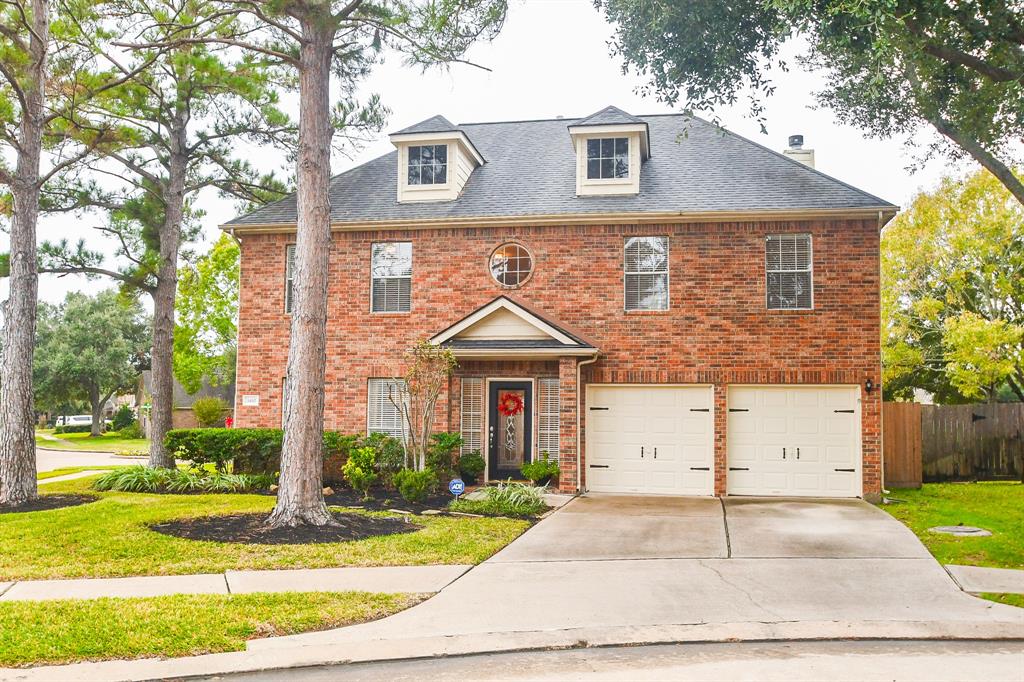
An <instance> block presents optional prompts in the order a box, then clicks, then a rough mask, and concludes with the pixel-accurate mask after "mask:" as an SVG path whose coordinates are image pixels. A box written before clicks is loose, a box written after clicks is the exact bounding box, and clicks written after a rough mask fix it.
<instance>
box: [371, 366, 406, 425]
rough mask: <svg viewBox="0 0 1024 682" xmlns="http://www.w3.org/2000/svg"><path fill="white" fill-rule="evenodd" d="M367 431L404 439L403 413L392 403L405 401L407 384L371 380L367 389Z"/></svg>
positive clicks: (392, 380)
mask: <svg viewBox="0 0 1024 682" xmlns="http://www.w3.org/2000/svg"><path fill="white" fill-rule="evenodd" d="M366 393H367V407H366V431H367V432H368V433H386V434H388V435H389V436H393V437H395V438H402V437H403V436H404V434H405V428H404V424H403V420H402V413H401V411H399V409H398V407H397V406H396V405H395V404H394V402H392V400H391V398H392V396H393V397H394V398H395V400H397V401H404V400H405V382H404V381H401V380H398V381H396V380H394V379H370V380H369V384H368V387H367V392H366Z"/></svg>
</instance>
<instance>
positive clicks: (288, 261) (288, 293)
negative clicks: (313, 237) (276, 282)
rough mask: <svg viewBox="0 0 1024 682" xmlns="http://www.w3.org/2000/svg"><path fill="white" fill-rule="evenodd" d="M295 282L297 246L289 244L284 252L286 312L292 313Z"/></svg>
mask: <svg viewBox="0 0 1024 682" xmlns="http://www.w3.org/2000/svg"><path fill="white" fill-rule="evenodd" d="M294 281H295V244H289V245H288V246H286V247H285V250H284V311H285V312H286V313H290V312H291V311H292V298H293V296H294V294H293V292H292V290H293V289H294Z"/></svg>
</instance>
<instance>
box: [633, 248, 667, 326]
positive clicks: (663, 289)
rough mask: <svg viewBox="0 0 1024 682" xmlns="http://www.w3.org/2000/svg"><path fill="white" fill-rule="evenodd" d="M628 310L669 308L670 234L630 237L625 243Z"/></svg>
mask: <svg viewBox="0 0 1024 682" xmlns="http://www.w3.org/2000/svg"><path fill="white" fill-rule="evenodd" d="M624 268H625V273H626V274H625V308H626V310H668V237H630V238H628V239H626V246H625V263H624Z"/></svg>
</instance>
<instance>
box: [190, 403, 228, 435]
mask: <svg viewBox="0 0 1024 682" xmlns="http://www.w3.org/2000/svg"><path fill="white" fill-rule="evenodd" d="M227 409H228V405H227V403H225V402H224V401H223V400H221V399H220V398H216V397H213V396H207V397H205V398H196V400H195V402H194V403H192V414H194V415H195V416H196V421H197V422H199V428H201V429H208V428H211V427H214V426H220V425H221V424H222V423H223V420H224V411H225V410H227Z"/></svg>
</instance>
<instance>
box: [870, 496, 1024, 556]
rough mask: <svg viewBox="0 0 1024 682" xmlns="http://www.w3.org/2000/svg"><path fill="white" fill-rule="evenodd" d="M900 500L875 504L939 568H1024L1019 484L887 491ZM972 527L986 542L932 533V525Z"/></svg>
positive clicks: (1022, 506) (1023, 506)
mask: <svg viewBox="0 0 1024 682" xmlns="http://www.w3.org/2000/svg"><path fill="white" fill-rule="evenodd" d="M890 497H894V498H897V499H899V500H903V502H900V503H897V504H887V505H881V507H882V509H884V510H885V511H887V512H889V513H890V514H892V515H893V516H895V517H896V518H897V519H899V520H900V521H902V522H903V523H905V524H906V525H907V526H908V527H909V528H910V529H911V530H913V531H914V533H916V534H917V536H918V537H919V538H921V541H922V542H923V543H924V545H925V547H927V548H928V550H929V551H930V552H931V553H932V554H933V555H935V558H936V559H938V560H939V562H941V563H943V564H961V565H964V566H989V567H992V568H1017V569H1021V568H1024V485H1022V484H1021V483H1019V482H1012V481H998V482H994V481H987V482H983V483H925V484H924V486H923V487H922V488H921V489H919V490H909V489H908V490H892V491H890ZM959 524H963V525H965V526H977V527H979V528H984V529H986V530H990V531H992V535H991V536H990V537H956V536H953V535H944V534H942V533H933V532H930V531H929V530H928V529H929V528H932V527H934V526H956V525H959Z"/></svg>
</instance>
